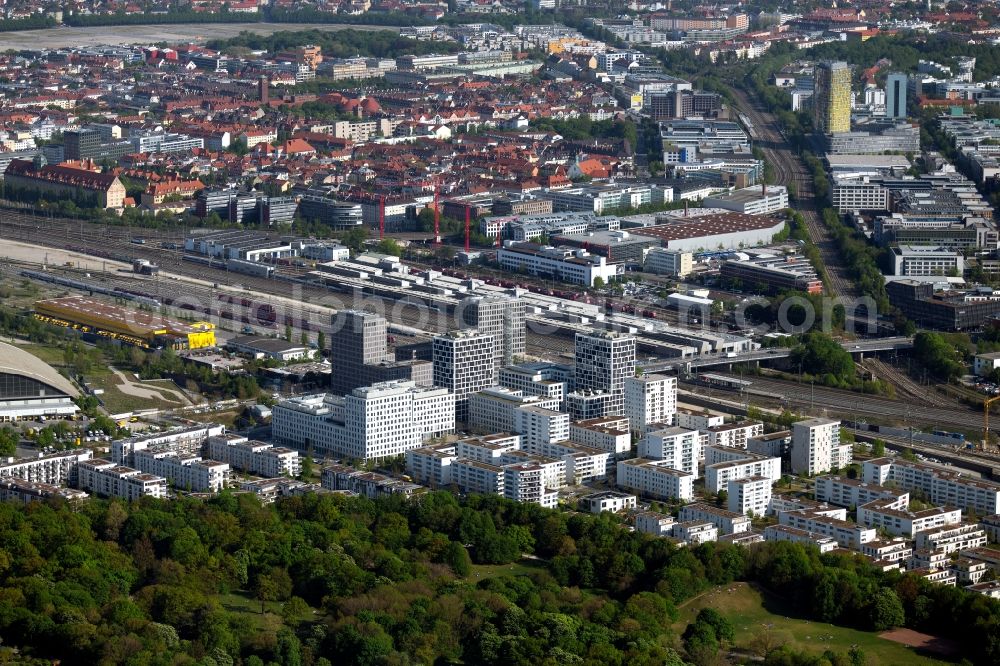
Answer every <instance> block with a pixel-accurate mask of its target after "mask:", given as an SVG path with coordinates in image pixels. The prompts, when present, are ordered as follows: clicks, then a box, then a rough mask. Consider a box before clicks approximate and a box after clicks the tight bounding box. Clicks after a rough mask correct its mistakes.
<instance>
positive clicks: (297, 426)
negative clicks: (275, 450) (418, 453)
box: [271, 380, 455, 460]
mask: <svg viewBox="0 0 1000 666" xmlns="http://www.w3.org/2000/svg"><path fill="white" fill-rule="evenodd" d="M454 429H455V396H454V395H453V394H452V393H450V392H449V391H448V390H447V389H443V388H432V387H420V386H417V385H416V384H415V383H414V382H412V381H408V380H396V381H389V382H381V383H378V384H374V385H372V386H367V387H361V388H357V389H354V390H353V391H351V393H350V394H348V395H346V396H344V397H343V398H340V397H338V396H333V395H330V394H321V395H316V396H305V397H301V398H292V399H290V400H286V401H284V402H281V403H279V404H277V405H275V407H274V409H273V410H272V414H271V430H272V433H273V435H274V438H275V440H276V441H278V442H280V443H282V444H288V445H291V446H294V447H296V448H297V449H299V450H305V449H308V448H310V447H312V448H313V449H314V451H315V452H316V453H320V454H322V453H330V454H333V455H336V456H341V457H345V458H354V459H357V460H381V459H384V458H391V457H395V456H398V455H402V454H404V453H406V451H408V450H409V449H413V448H417V447H418V446H420V443H421V441H423V440H424V439H426V438H430V437H440V436H443V435H446V434H448V433H451V432H454Z"/></svg>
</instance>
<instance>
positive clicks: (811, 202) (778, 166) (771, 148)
mask: <svg viewBox="0 0 1000 666" xmlns="http://www.w3.org/2000/svg"><path fill="white" fill-rule="evenodd" d="M732 91H733V94H734V95H735V96H736V99H737V100H738V102H739V107H740V111H742V112H743V113H744V114H746V116H747V117H749V118H750V121H751V122H752V123H753V126H754V130H755V132H756V135H757V138H756V140H755V141H754V145H755V146H757V147H759V148H760V149H761V150H762V151H763V152H764V158H765V159H766V160H767V162H768V164H770V165H771V167H772V169H774V175H775V180H776V181H777V182H776V184H778V185H785V186H788V185H794V187H795V190H796V196H795V204H794V205H795V210H797V211H798V212H799V213H801V215H802V218H803V219H804V220H805V222H806V228H807V230H808V232H809V239H810V240H811V241H812V242H813V244H815V245H816V247H817V248H818V249H819V252H820V257H821V258H822V259H823V264H824V265H825V266H826V272H827V275H828V276H829V284H828V287H829V289H830V292H831V295H832V296H842V297H856V296H858V295H859V292H858V290H857V288H856V287H855V285H854V281H853V280H851V279H850V277H849V276H848V274H847V270H846V268H845V267H844V266H843V264H842V263H841V259H840V251H839V249H838V248H837V245H836V242H835V241H834V240H833V237H832V236H830V233H829V231H827V228H826V227H825V226H824V225H823V222H822V221H821V220H820V218H819V212H818V209H817V206H816V197H815V195H814V193H813V183H812V175H811V174H810V173H809V170H808V169H807V168H806V165H805V163H804V162H803V161H802V158H801V157H799V156H798V155H796V154H795V152H793V150H792V148H791V146H790V145H789V144H788V142H787V141H785V139H784V137H783V136H782V134H781V130H780V127H779V125H778V121H777V119H776V118H775V117H774V115H772V114H771V113H770V112H769V111H768V110H767V109H765V108H764V107H763V105H762V104H761V103H760V101H759V100H757V99H756V98H751V97H750V95H749V94H748V93H747V92H745V91H744V90H742V89H740V88H738V87H733V88H732Z"/></svg>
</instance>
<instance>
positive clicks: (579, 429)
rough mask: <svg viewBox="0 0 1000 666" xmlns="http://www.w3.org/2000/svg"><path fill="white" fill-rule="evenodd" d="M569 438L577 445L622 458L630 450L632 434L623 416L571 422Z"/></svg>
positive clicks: (627, 420)
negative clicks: (590, 447)
mask: <svg viewBox="0 0 1000 666" xmlns="http://www.w3.org/2000/svg"><path fill="white" fill-rule="evenodd" d="M569 438H570V439H571V440H572V441H574V442H576V443H579V444H584V445H585V446H592V447H594V448H596V449H601V450H602V451H607V452H608V453H610V454H612V455H614V456H623V455H625V454H627V453H628V452H629V451H631V450H632V433H631V432H629V419H628V418H627V417H623V416H602V417H598V418H594V419H584V420H582V421H573V422H572V423H570V424H569Z"/></svg>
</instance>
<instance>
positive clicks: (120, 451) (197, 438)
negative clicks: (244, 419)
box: [111, 423, 226, 465]
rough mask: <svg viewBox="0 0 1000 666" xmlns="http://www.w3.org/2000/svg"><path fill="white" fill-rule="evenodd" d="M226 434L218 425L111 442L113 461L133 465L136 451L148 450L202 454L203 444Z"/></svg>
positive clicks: (179, 453) (143, 435) (222, 427)
mask: <svg viewBox="0 0 1000 666" xmlns="http://www.w3.org/2000/svg"><path fill="white" fill-rule="evenodd" d="M225 432H226V428H225V426H222V425H220V424H218V423H210V424H208V425H198V426H192V427H189V428H176V429H173V430H168V431H166V432H158V433H147V434H142V435H138V436H136V437H129V438H127V439H118V440H115V441H113V442H111V459H112V460H113V461H114V462H116V463H122V464H125V465H129V464H131V462H130V461H131V458H130V456H131V455H132V453H134V452H135V451H139V450H141V449H146V448H151V447H154V448H169V449H170V450H171V451H173V452H174V453H176V454H178V455H181V454H192V453H200V452H201V448H202V444H203V443H204V442H205V440H206V439H208V438H209V437H219V436H221V435H223V434H224V433H225Z"/></svg>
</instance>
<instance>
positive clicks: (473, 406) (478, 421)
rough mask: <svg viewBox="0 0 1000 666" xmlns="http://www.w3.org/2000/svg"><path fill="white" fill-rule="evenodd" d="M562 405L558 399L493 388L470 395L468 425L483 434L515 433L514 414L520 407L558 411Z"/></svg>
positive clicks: (498, 387) (497, 387)
mask: <svg viewBox="0 0 1000 666" xmlns="http://www.w3.org/2000/svg"><path fill="white" fill-rule="evenodd" d="M560 404H561V401H560V400H559V399H558V398H543V397H541V396H537V395H527V396H526V395H523V394H522V393H521V391H518V390H513V389H509V388H504V387H502V386H492V387H490V388H488V389H484V390H482V391H479V392H477V393H472V394H470V395H469V421H468V425H469V427H470V428H473V429H475V430H479V431H482V432H490V433H493V432H514V431H515V428H514V414H515V412H516V411H517V409H518V408H519V407H527V406H535V407H541V408H543V409H547V410H553V411H558V410H559V406H560ZM567 436H568V435H567Z"/></svg>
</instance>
